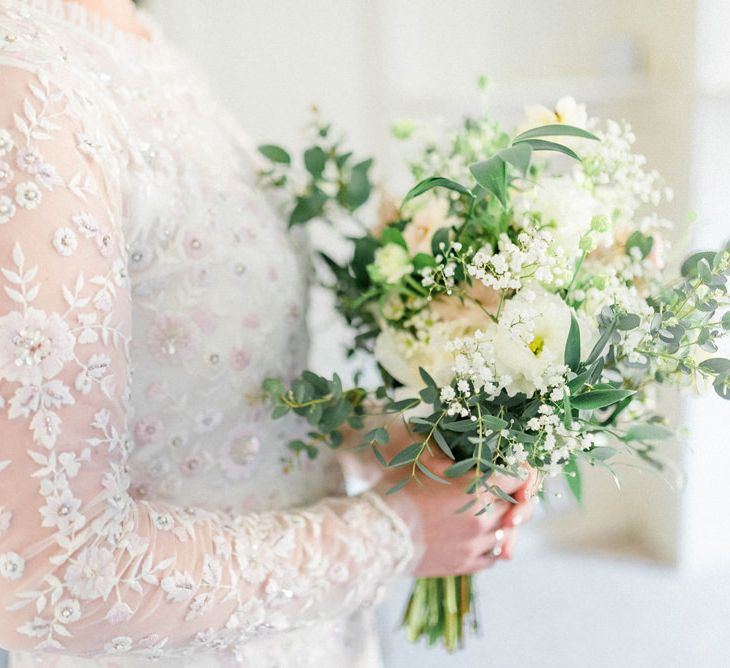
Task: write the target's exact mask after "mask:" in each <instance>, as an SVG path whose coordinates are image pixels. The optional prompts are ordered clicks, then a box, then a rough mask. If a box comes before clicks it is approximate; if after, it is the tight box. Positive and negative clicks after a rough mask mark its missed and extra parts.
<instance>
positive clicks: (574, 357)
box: [565, 311, 580, 371]
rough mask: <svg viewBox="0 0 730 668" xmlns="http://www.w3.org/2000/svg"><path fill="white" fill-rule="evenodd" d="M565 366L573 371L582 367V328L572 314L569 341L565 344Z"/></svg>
mask: <svg viewBox="0 0 730 668" xmlns="http://www.w3.org/2000/svg"><path fill="white" fill-rule="evenodd" d="M565 364H567V365H568V367H570V370H571V371H577V370H578V366H579V365H580V327H578V320H577V319H576V317H575V314H574V313H573V312H572V311H571V313H570V330H569V331H568V339H567V340H566V342H565Z"/></svg>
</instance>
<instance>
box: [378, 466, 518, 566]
mask: <svg viewBox="0 0 730 668" xmlns="http://www.w3.org/2000/svg"><path fill="white" fill-rule="evenodd" d="M422 461H423V463H424V464H425V465H426V466H427V467H428V468H429V469H430V470H431V471H433V472H434V473H436V474H437V475H439V476H443V472H444V471H445V470H446V469H447V468H448V467H449V466H450V465H451V464H452V462H451V461H450V460H449V459H447V458H446V457H442V456H440V455H433V456H432V455H426V456H425V457H424V458H423V459H422ZM406 469H408V467H406ZM398 472H399V474H400V478H402V477H404V476H407V475H409V474H410V470H409V469H408V470H405V469H402V468H401V469H398ZM418 479H419V483H416V482H411V483H410V484H409V485H407V486H406V487H404V488H403V489H401V490H399V491H397V492H395V493H393V494H385V492H386V491H387V489H388V488H390V487H391V484H392V480H383V481H381V483H380V484H379V485H378V486H377V487H376V490H375V491H376V492H380V493H381V494H383V499H384V500H385V502H386V503H387V504H388V505H389V506H390V507H391V509H392V510H394V511H395V512H396V513H397V514H398V515H399V516H400V517H401V518H402V519H403V520H404V521H405V522H406V524H407V525H408V526H409V527H410V529H411V533H412V536H413V540H414V544H415V546H416V551H417V558H416V560H415V562H416V563H415V566H414V570H413V574H414V575H416V576H418V577H438V576H446V575H457V574H469V573H476V572H478V571H481V570H483V569H485V568H488V567H490V566H492V565H493V564H494V563H495V562H496V561H497V560H498V559H499V558H502V557H503V556H504V553H505V549H508V550H511V546H512V541H513V534H514V532H515V531H516V524H518V523H519V522H517V523H516V522H514V518H515V517H520V514H521V515H523V516H524V518H525V519H526V518H527V517H528V516H529V514H530V512H531V508H530V504H529V502H527V501H526V498H527V496H526V495H527V491H528V490H527V485H529V484H531V481H529V480H528V481H527V483H526V482H525V481H522V480H518V479H516V478H511V477H505V476H494V477H493V478H492V480H491V481H490V482H491V483H492V484H495V485H498V486H499V487H500V488H501V489H502V490H504V491H505V492H507V493H508V494H511V495H516V496H517V497H520V498H519V499H518V501H519V500H520V499H522V502H521V503H518V504H517V505H515V504H512V503H510V502H508V501H502V500H501V499H499V498H496V497H494V496H493V495H491V494H489V493H487V492H484V491H482V492H480V494H479V495H478V498H477V503H476V504H474V505H473V506H472V507H471V508H469V509H468V510H466V511H464V512H461V513H460V512H457V511H458V510H459V508H461V507H462V506H463V505H464V504H465V503H467V502H468V501H469V498H470V497H468V496H467V495H466V494H465V493H464V488H465V487H466V485H467V484H468V482H469V480H470V476H469V475H467V476H465V477H463V478H458V479H450V480H449V484H443V483H439V482H436V481H434V480H431V479H430V478H428V477H426V476H424V475H421V474H419V476H418ZM471 498H474V496H472V497H471ZM487 504H488V505H489V510H487V511H486V512H484V513H482V514H480V515H477V514H476V512H477V511H478V510H479V509H480V508H481V507H483V506H485V505H487ZM510 517H511V518H512V522H510V521H509V519H510ZM523 521H524V520H523Z"/></svg>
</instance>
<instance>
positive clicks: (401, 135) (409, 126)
mask: <svg viewBox="0 0 730 668" xmlns="http://www.w3.org/2000/svg"><path fill="white" fill-rule="evenodd" d="M415 129H416V124H415V122H413V121H410V120H403V121H396V122H395V123H393V125H392V126H391V128H390V131H391V133H392V134H393V136H394V137H395V138H396V139H400V140H404V139H408V138H409V137H410V136H411V135H412V134H413V131H414V130H415Z"/></svg>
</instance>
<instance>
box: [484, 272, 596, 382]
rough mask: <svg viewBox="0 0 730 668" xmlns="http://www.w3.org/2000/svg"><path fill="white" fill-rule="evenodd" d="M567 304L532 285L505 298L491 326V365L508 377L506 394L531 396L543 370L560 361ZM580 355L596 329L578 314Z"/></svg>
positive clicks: (588, 346)
mask: <svg viewBox="0 0 730 668" xmlns="http://www.w3.org/2000/svg"><path fill="white" fill-rule="evenodd" d="M570 322H571V316H570V308H569V307H568V305H567V304H566V303H565V302H564V301H563V300H562V299H561V298H560V297H559V296H558V295H556V294H553V293H551V292H548V291H547V290H545V289H544V288H542V287H540V286H538V285H533V286H530V287H529V288H525V289H523V290H521V291H520V292H518V293H517V294H516V295H515V296H514V297H513V298H512V299H510V300H509V301H507V302H506V304H505V306H504V310H503V312H502V316H501V318H500V321H499V324H498V325H497V327H495V328H494V329H493V336H492V345H493V346H494V354H495V368H496V371H497V375H498V376H499V377H503V376H509V377H510V378H511V379H512V383H511V386H508V388H507V389H508V392H509V393H510V394H517V393H518V392H522V393H524V394H526V395H527V396H532V395H533V394H534V393H535V391H536V390H540V389H543V388H544V387H545V385H546V374H547V373H549V372H550V370H551V368H553V369H554V367H556V366H560V365H562V364H563V361H564V358H565V342H566V341H567V339H568V333H569V331H570ZM578 324H579V327H580V330H581V355H582V356H585V355H587V354H588V352H589V351H590V350H591V348H592V346H593V344H594V342H595V340H596V339H597V331H596V329H595V327H593V326H592V325H591V323H590V322H589V321H588V320H587V319H584V318H582V317H579V318H578Z"/></svg>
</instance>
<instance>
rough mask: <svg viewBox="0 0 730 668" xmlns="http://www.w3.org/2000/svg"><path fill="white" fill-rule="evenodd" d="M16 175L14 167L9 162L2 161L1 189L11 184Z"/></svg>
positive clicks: (0, 162) (0, 169) (0, 166)
mask: <svg viewBox="0 0 730 668" xmlns="http://www.w3.org/2000/svg"><path fill="white" fill-rule="evenodd" d="M14 176H15V172H13V168H12V167H11V166H10V165H9V164H8V163H7V162H3V161H0V189H2V188H6V187H7V186H8V185H10V183H12V181H13V177H14Z"/></svg>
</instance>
